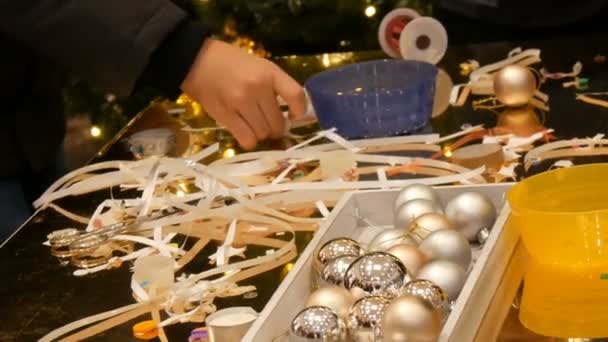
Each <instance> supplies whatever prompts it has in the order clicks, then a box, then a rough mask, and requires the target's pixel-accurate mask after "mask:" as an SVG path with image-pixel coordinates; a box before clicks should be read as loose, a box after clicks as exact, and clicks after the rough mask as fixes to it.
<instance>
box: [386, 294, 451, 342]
mask: <svg viewBox="0 0 608 342" xmlns="http://www.w3.org/2000/svg"><path fill="white" fill-rule="evenodd" d="M380 326H381V327H382V341H383V342H407V341H417V342H426V341H428V342H431V341H437V338H438V337H439V332H440V331H441V315H440V313H439V311H438V310H437V309H435V308H434V307H433V306H432V305H431V304H430V303H428V302H426V301H425V300H423V299H420V298H418V297H416V296H413V295H404V296H401V297H399V298H397V299H395V300H394V301H393V302H392V303H391V304H390V305H389V306H387V307H386V309H385V311H384V315H383V316H382V321H381V324H380Z"/></svg>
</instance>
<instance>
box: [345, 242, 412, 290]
mask: <svg viewBox="0 0 608 342" xmlns="http://www.w3.org/2000/svg"><path fill="white" fill-rule="evenodd" d="M410 280H411V278H410V276H409V274H408V273H407V270H406V269H405V266H403V264H402V263H401V261H400V260H399V259H397V258H396V257H394V256H392V255H390V254H388V253H384V252H372V253H368V254H365V255H363V256H361V257H359V259H357V260H355V262H353V264H352V265H350V267H349V268H348V271H346V276H345V277H344V286H345V287H346V288H347V289H349V290H352V289H355V288H359V289H361V290H362V291H363V292H365V293H367V294H368V295H384V296H391V297H396V296H398V295H399V294H400V293H401V290H402V289H403V286H404V285H405V284H407V283H408V282H409V281H410ZM356 291H358V290H356Z"/></svg>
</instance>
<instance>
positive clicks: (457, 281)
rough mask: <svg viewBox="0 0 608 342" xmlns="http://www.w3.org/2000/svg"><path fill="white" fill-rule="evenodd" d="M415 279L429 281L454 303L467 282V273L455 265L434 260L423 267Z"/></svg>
mask: <svg viewBox="0 0 608 342" xmlns="http://www.w3.org/2000/svg"><path fill="white" fill-rule="evenodd" d="M416 279H424V280H430V281H431V282H433V283H435V285H437V286H439V287H440V288H441V289H442V290H443V291H445V293H446V294H447V295H448V298H449V299H450V301H454V300H456V299H457V298H458V295H459V294H460V291H461V290H462V287H463V286H464V283H465V281H466V280H467V273H466V272H465V270H464V269H462V267H460V265H458V264H457V263H454V262H451V261H446V260H436V261H432V262H430V263H428V264H426V265H424V266H423V267H422V268H421V269H420V271H418V274H417V275H416Z"/></svg>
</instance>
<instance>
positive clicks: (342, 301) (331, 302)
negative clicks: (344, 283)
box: [305, 285, 355, 320]
mask: <svg viewBox="0 0 608 342" xmlns="http://www.w3.org/2000/svg"><path fill="white" fill-rule="evenodd" d="M354 303H355V297H354V296H353V295H352V294H351V293H350V292H349V291H348V290H347V289H345V288H343V287H340V286H335V285H331V286H326V287H322V288H320V289H318V290H316V291H315V292H313V293H312V294H311V295H310V296H309V297H308V300H307V301H306V304H305V307H307V308H309V307H313V306H325V307H328V308H330V309H332V310H333V311H334V312H335V313H336V314H338V316H339V317H340V318H342V319H344V320H345V319H347V318H348V311H349V310H350V307H351V306H352V305H353V304H354Z"/></svg>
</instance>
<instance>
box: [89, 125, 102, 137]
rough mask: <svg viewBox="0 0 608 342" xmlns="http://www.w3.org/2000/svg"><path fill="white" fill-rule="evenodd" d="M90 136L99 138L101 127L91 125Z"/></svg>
mask: <svg viewBox="0 0 608 342" xmlns="http://www.w3.org/2000/svg"><path fill="white" fill-rule="evenodd" d="M91 136H92V137H93V138H99V137H100V136H101V128H99V127H97V126H91Z"/></svg>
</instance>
